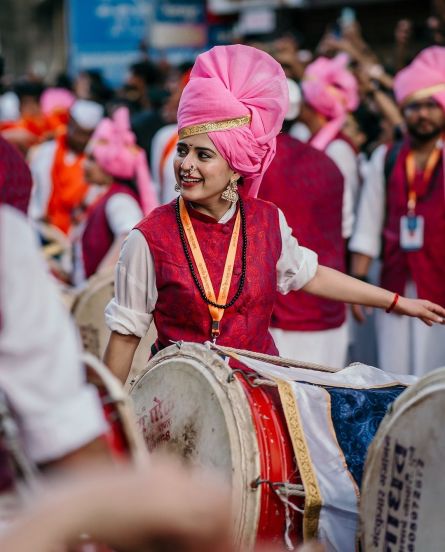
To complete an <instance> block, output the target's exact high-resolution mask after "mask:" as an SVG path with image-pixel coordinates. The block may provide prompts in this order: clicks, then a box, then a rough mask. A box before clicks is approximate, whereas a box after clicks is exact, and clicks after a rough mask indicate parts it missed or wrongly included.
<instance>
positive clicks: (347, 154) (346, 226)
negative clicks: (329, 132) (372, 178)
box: [326, 140, 360, 239]
mask: <svg viewBox="0 0 445 552" xmlns="http://www.w3.org/2000/svg"><path fill="white" fill-rule="evenodd" d="M326 155H328V156H329V157H330V158H331V159H332V161H334V163H335V164H336V165H337V167H338V168H339V170H340V172H341V173H342V175H343V178H344V189H343V211H342V237H343V238H345V239H347V238H349V237H350V236H351V234H352V229H353V226H354V209H355V203H356V200H357V197H358V191H359V185H360V179H359V172H358V161H357V156H356V154H355V152H354V150H353V149H352V148H351V146H350V145H349V144H348V143H346V142H345V141H344V140H334V141H332V142H331V143H330V144H329V145H328V147H327V148H326Z"/></svg>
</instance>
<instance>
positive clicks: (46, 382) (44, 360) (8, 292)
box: [0, 206, 107, 462]
mask: <svg viewBox="0 0 445 552" xmlns="http://www.w3.org/2000/svg"><path fill="white" fill-rule="evenodd" d="M0 242H1V243H0V252H1V253H0V306H1V315H2V327H1V331H0V387H1V388H2V389H3V390H4V391H5V393H6V395H7V396H8V398H9V399H10V401H11V403H12V406H13V407H14V409H15V411H16V412H17V413H18V414H19V416H20V418H21V421H22V424H23V428H24V433H25V445H26V448H27V450H28V453H29V455H30V457H31V458H32V459H33V460H34V461H36V462H47V461H50V460H54V459H56V458H60V457H62V456H64V455H65V454H68V453H70V452H72V451H74V450H76V449H78V448H79V447H81V446H83V445H85V444H87V443H88V442H90V441H92V440H93V439H95V438H96V437H98V436H99V435H101V434H103V433H104V432H105V431H106V427H107V426H106V422H105V420H104V416H103V412H102V407H101V405H100V402H99V398H98V395H97V393H96V390H95V388H93V387H92V386H90V385H87V384H86V383H85V381H84V378H85V374H84V369H83V366H82V364H81V361H80V355H79V351H80V347H79V343H78V341H77V339H76V334H75V330H74V327H73V324H72V322H71V320H70V319H69V316H68V313H67V312H66V310H65V308H64V307H63V305H62V303H61V301H60V299H59V296H58V291H57V289H56V287H55V285H54V283H53V282H52V280H51V278H50V277H49V275H48V274H47V272H46V268H45V265H44V263H43V260H42V258H41V256H40V254H39V251H38V249H37V245H36V242H35V238H34V234H33V232H32V230H31V229H30V227H29V226H28V224H27V221H26V219H25V218H24V217H22V216H21V215H20V213H18V212H17V211H15V210H14V209H12V208H9V207H7V206H3V207H1V208H0Z"/></svg>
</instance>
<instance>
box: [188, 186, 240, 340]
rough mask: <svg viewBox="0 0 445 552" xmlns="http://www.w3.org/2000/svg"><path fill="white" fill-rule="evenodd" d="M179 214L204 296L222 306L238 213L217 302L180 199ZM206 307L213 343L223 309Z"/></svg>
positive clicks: (233, 248) (224, 298)
mask: <svg viewBox="0 0 445 552" xmlns="http://www.w3.org/2000/svg"><path fill="white" fill-rule="evenodd" d="M179 212H180V215H181V222H182V225H183V227H184V231H185V234H186V236H187V240H188V243H189V246H190V250H191V252H192V255H193V259H194V261H195V264H196V267H197V269H198V272H199V276H200V278H201V282H202V285H203V287H204V291H205V294H206V296H207V297H208V298H209V299H210V301H212V302H213V303H218V304H222V305H223V304H225V303H226V301H227V296H228V295H229V290H230V284H231V282H232V274H233V266H234V264H235V256H236V249H237V246H238V237H239V233H240V225H241V216H240V211H239V210H238V213H237V215H236V219H235V226H234V227H233V231H232V237H231V238H230V244H229V250H228V252H227V257H226V263H225V265H224V272H223V277H222V281H221V287H220V290H219V294H218V301H217V300H216V296H215V292H214V290H213V284H212V280H211V279H210V274H209V271H208V270H207V265H206V263H205V260H204V257H203V255H202V251H201V248H200V247H199V242H198V238H197V237H196V234H195V230H194V228H193V224H192V221H191V220H190V216H189V214H188V212H187V208H186V206H185V202H184V200H183V199H182V197H181V198H180V200H179ZM207 306H208V308H209V312H210V317H211V319H212V339H213V341H214V342H215V341H216V338H217V337H218V336H219V324H220V322H221V320H222V317H223V316H224V309H219V308H217V307H214V306H213V305H207Z"/></svg>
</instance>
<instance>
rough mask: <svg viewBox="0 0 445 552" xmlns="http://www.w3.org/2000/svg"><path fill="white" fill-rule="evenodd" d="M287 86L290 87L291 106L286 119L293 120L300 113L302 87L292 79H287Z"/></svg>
mask: <svg viewBox="0 0 445 552" xmlns="http://www.w3.org/2000/svg"><path fill="white" fill-rule="evenodd" d="M287 86H288V88H289V107H288V108H287V113H286V115H285V117H284V120H285V121H293V120H294V119H296V118H297V117H298V115H299V114H300V108H301V98H302V95H301V90H300V87H299V86H298V84H297V83H296V82H295V81H293V80H292V79H287Z"/></svg>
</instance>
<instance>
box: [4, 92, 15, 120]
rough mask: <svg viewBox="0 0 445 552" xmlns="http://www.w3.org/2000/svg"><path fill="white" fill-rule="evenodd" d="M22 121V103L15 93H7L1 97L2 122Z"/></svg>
mask: <svg viewBox="0 0 445 552" xmlns="http://www.w3.org/2000/svg"><path fill="white" fill-rule="evenodd" d="M17 119H20V102H19V99H18V97H17V94H15V93H14V92H5V93H4V94H3V96H0V121H17Z"/></svg>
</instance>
